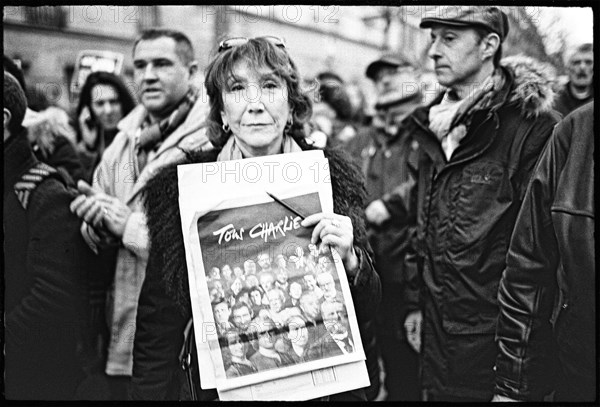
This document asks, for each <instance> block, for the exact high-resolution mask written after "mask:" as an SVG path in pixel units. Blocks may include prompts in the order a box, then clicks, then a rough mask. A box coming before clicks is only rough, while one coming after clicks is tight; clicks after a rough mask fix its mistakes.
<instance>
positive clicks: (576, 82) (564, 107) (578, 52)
mask: <svg viewBox="0 0 600 407" xmlns="http://www.w3.org/2000/svg"><path fill="white" fill-rule="evenodd" d="M567 73H568V75H569V81H568V82H567V83H566V84H565V85H564V86H563V88H562V89H561V90H560V92H558V94H557V95H556V98H555V100H554V109H556V110H557V111H558V112H559V113H560V114H562V115H563V116H566V115H568V114H569V113H571V112H572V111H573V110H575V109H577V108H578V107H580V106H583V105H585V104H586V103H589V102H591V101H592V100H593V99H594V46H593V45H592V44H590V43H588V44H582V45H580V46H578V47H577V48H575V50H572V51H571V55H570V56H569V59H568V61H567Z"/></svg>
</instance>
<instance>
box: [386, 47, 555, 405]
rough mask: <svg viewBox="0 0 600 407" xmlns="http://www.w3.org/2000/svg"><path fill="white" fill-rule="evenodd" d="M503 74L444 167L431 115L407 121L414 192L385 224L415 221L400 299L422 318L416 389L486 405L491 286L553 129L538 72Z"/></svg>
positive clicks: (516, 66)
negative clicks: (415, 156)
mask: <svg viewBox="0 0 600 407" xmlns="http://www.w3.org/2000/svg"><path fill="white" fill-rule="evenodd" d="M503 64H504V68H501V69H503V72H504V75H505V83H504V86H503V87H502V89H500V90H499V91H497V92H496V94H495V96H494V98H493V100H492V103H491V104H490V107H488V108H484V109H481V110H479V111H476V112H475V113H474V115H473V118H472V122H471V124H470V126H469V128H468V130H467V134H466V136H465V137H464V139H463V140H462V141H461V143H460V144H459V145H458V147H457V149H456V150H455V151H454V153H453V155H452V156H451V158H450V160H449V161H447V160H446V157H445V155H444V152H443V150H442V147H441V143H440V142H439V140H438V139H437V137H436V136H435V135H434V134H433V133H432V132H431V131H430V130H429V127H428V126H429V122H428V117H429V109H430V106H427V107H423V108H419V109H417V110H416V111H415V112H414V113H413V114H412V115H411V116H410V117H409V118H408V123H407V131H410V132H411V135H412V137H413V138H414V139H415V140H416V141H417V142H418V143H419V149H420V158H419V163H418V168H419V175H418V178H417V184H416V186H415V187H414V188H412V189H411V190H410V192H411V193H409V194H408V195H402V194H397V195H395V196H393V197H392V198H391V199H390V200H388V207H390V208H391V207H393V208H394V209H395V210H394V212H393V213H392V216H395V217H398V218H400V219H404V218H406V219H410V218H411V216H409V215H410V214H411V211H410V210H407V209H406V208H407V207H408V208H412V209H413V210H414V209H416V211H417V236H416V244H415V245H416V253H417V256H416V257H417V259H418V261H417V265H418V267H417V269H418V273H415V275H416V276H417V277H418V278H417V281H416V283H415V281H412V282H411V283H412V284H413V286H414V287H415V288H416V289H415V290H413V291H410V290H409V293H408V294H409V295H408V297H409V301H410V302H412V304H413V305H412V307H414V308H415V309H417V308H420V309H422V310H423V311H424V314H423V317H424V319H423V322H424V325H423V328H422V329H423V338H422V341H423V342H422V343H423V345H422V346H423V348H422V351H421V356H422V384H423V388H424V389H425V390H427V391H428V392H430V393H431V394H437V395H448V396H450V397H452V396H456V397H464V398H473V399H479V400H486V399H487V400H491V398H492V395H493V388H494V371H493V367H494V362H495V357H496V354H497V349H496V345H495V343H494V332H495V329H496V319H497V316H498V302H497V291H498V283H499V281H500V277H501V275H502V271H503V270H504V267H505V257H506V253H507V251H508V243H509V239H510V235H511V233H512V229H513V226H514V221H515V218H516V215H517V212H518V210H519V207H520V205H521V202H522V199H523V196H524V194H525V190H526V187H527V182H528V180H529V177H530V174H531V171H532V169H533V166H534V164H535V162H536V160H537V158H538V156H539V154H540V152H541V150H542V148H543V146H544V144H545V142H546V140H547V139H548V137H549V136H550V134H551V132H552V128H553V126H554V124H555V123H556V121H557V119H558V115H557V114H556V113H555V112H553V111H552V110H551V104H552V96H553V92H552V89H551V86H550V84H551V81H550V79H549V77H548V76H547V74H546V71H545V70H543V69H542V68H540V67H538V66H536V65H535V62H534V61H533V60H532V59H529V58H523V57H521V58H516V59H515V58H512V59H508V58H507V60H505V61H504V63H503ZM440 98H441V96H440V97H438V98H437V99H436V100H435V101H434V102H433V103H432V105H435V104H438V103H439V102H440ZM407 196H408V197H407ZM411 293H412V295H411ZM419 301H420V303H419ZM442 397H443V396H442Z"/></svg>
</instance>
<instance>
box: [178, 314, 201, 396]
mask: <svg viewBox="0 0 600 407" xmlns="http://www.w3.org/2000/svg"><path fill="white" fill-rule="evenodd" d="M193 347H194V320H193V319H192V318H190V320H189V321H188V323H187V325H186V326H185V330H184V331H183V347H182V348H181V352H180V353H179V360H180V361H181V368H182V369H183V371H184V372H185V376H186V378H187V382H188V387H189V391H190V397H191V399H192V400H198V395H197V394H196V387H195V386H194V377H193V375H192V358H193Z"/></svg>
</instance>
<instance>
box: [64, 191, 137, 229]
mask: <svg viewBox="0 0 600 407" xmlns="http://www.w3.org/2000/svg"><path fill="white" fill-rule="evenodd" d="M77 188H78V189H79V192H81V193H82V194H81V195H79V196H78V197H77V198H75V199H74V200H73V202H71V212H73V213H75V214H76V215H77V216H78V217H79V218H81V219H83V220H84V221H85V222H86V223H88V224H90V225H92V226H93V227H94V228H100V227H102V226H104V227H106V229H107V230H108V231H109V232H110V233H112V234H113V235H114V236H116V237H118V238H119V239H121V238H122V237H123V233H124V232H125V225H126V224H127V220H128V219H129V216H130V215H131V209H129V207H128V206H127V205H125V204H124V203H122V202H121V201H120V200H119V199H117V198H115V197H112V196H110V195H107V194H105V193H102V192H98V191H95V190H94V189H93V188H92V187H91V186H90V185H88V184H87V183H86V182H84V181H81V180H80V181H79V182H78V183H77Z"/></svg>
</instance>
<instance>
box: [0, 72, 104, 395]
mask: <svg viewBox="0 0 600 407" xmlns="http://www.w3.org/2000/svg"><path fill="white" fill-rule="evenodd" d="M3 100H4V102H3V110H4V119H3V127H4V143H3V149H4V198H3V221H2V226H3V231H4V267H3V276H4V309H3V311H4V314H3V320H4V367H5V372H4V374H5V376H4V391H5V397H6V398H7V399H10V400H74V399H77V398H79V397H83V396H82V395H81V394H78V393H77V391H78V388H79V385H80V384H81V382H82V380H83V379H84V378H85V375H86V374H87V373H88V372H86V367H87V362H88V360H86V358H87V357H88V356H89V355H87V354H86V353H85V352H86V350H88V345H89V342H88V341H87V335H88V330H89V325H88V321H89V320H88V317H89V299H88V291H87V284H88V281H87V277H88V274H87V272H88V268H91V267H92V265H93V263H94V258H93V253H92V252H91V251H90V250H89V248H88V247H87V246H86V244H85V242H84V241H83V239H82V238H81V236H80V235H79V221H78V219H77V217H76V216H74V215H73V214H71V213H70V211H69V203H70V202H71V200H72V199H73V195H74V194H73V192H72V191H70V190H69V188H68V183H67V181H66V180H65V179H64V177H63V176H62V175H61V173H59V172H58V171H57V170H56V169H55V168H53V167H50V166H49V165H47V164H44V163H42V162H39V161H38V160H37V159H36V158H35V156H34V154H33V151H32V148H31V145H30V144H29V141H28V139H27V129H25V128H24V127H23V126H22V122H23V119H24V117H25V110H26V108H27V101H26V98H25V93H24V91H23V89H22V88H21V86H20V85H19V83H18V81H17V79H16V78H15V77H14V76H13V75H11V74H10V73H8V72H4V92H3Z"/></svg>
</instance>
